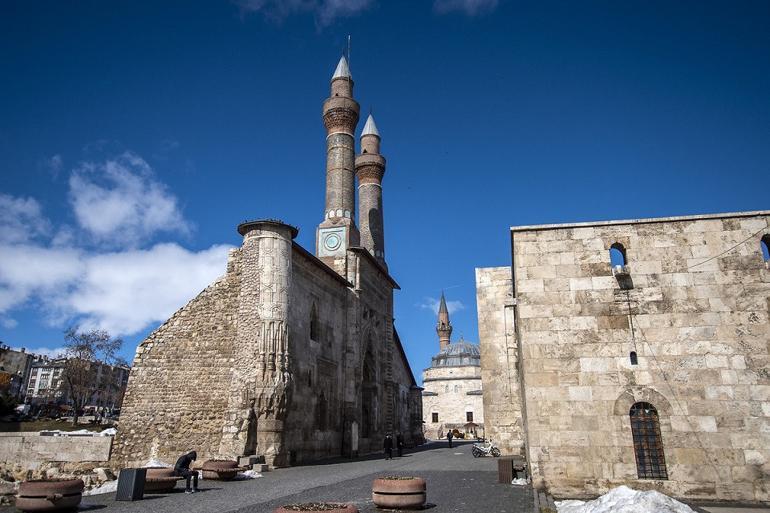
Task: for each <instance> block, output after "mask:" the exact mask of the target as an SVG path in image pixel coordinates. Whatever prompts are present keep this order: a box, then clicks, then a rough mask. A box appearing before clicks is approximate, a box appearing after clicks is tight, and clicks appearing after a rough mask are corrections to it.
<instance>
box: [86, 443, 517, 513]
mask: <svg viewBox="0 0 770 513" xmlns="http://www.w3.org/2000/svg"><path fill="white" fill-rule="evenodd" d="M470 448H471V445H470V444H469V443H466V444H459V445H458V444H455V447H453V448H451V449H450V448H449V447H448V446H447V444H446V442H438V443H430V444H427V445H425V446H423V447H420V448H418V449H415V450H414V451H405V453H404V456H403V457H401V458H398V457H395V458H394V459H393V460H387V461H386V460H384V459H382V458H379V457H378V458H376V459H375V458H367V459H359V460H355V461H332V462H327V463H324V464H318V465H306V466H299V467H292V468H286V469H279V470H274V471H271V472H266V473H265V474H264V475H263V477H262V478H258V479H253V480H248V481H231V482H220V481H207V480H204V481H201V489H202V492H201V493H198V494H193V495H186V494H184V493H182V489H183V482H181V483H180V485H178V487H179V491H177V492H175V493H170V494H163V495H146V496H145V499H144V500H142V501H137V502H115V500H114V494H104V495H98V496H93V497H84V498H83V504H82V506H81V511H99V512H100V513H113V512H114V513H122V512H147V513H150V512H158V513H160V512H174V513H178V512H180V511H182V512H185V513H196V512H239V513H258V512H266V513H269V512H271V511H273V510H274V509H275V508H276V507H278V506H280V505H283V504H289V503H297V502H312V501H327V502H332V501H340V502H352V503H354V504H355V505H356V506H357V507H358V508H359V510H361V511H362V512H374V511H382V510H378V509H377V508H376V507H375V506H374V505H373V504H372V501H371V484H372V479H374V478H375V477H378V476H383V475H418V476H421V477H424V478H425V479H426V481H427V487H428V503H429V506H428V508H427V509H428V510H429V511H431V512H434V513H445V512H446V513H448V512H453V513H479V512H482V511H484V512H492V513H498V512H499V513H520V512H527V513H530V512H531V511H532V492H531V490H530V488H529V487H522V486H512V485H510V484H509V485H503V484H497V460H496V459H492V458H478V459H477V458H474V457H473V456H471V452H470Z"/></svg>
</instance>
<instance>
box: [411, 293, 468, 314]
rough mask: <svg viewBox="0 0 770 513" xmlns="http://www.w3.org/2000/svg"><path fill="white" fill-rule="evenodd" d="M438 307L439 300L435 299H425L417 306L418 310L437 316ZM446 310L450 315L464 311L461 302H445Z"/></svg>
mask: <svg viewBox="0 0 770 513" xmlns="http://www.w3.org/2000/svg"><path fill="white" fill-rule="evenodd" d="M439 305H441V298H435V297H426V298H424V299H423V301H422V303H418V304H417V306H418V307H419V308H423V309H425V310H430V311H431V312H433V313H435V314H438V308H439ZM446 308H447V310H448V311H449V313H450V315H451V314H453V313H455V312H457V311H460V310H463V309H465V305H464V304H463V303H462V301H447V302H446Z"/></svg>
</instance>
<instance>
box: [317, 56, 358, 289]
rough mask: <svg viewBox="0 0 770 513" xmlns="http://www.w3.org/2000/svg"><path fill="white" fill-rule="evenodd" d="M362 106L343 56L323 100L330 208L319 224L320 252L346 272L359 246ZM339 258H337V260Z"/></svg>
mask: <svg viewBox="0 0 770 513" xmlns="http://www.w3.org/2000/svg"><path fill="white" fill-rule="evenodd" d="M358 114H359V106H358V103H357V102H356V101H355V100H354V99H353V78H352V77H351V75H350V69H349V68H348V61H347V60H346V59H345V57H344V56H343V57H342V58H341V59H340V62H339V64H338V65H337V69H336V70H335V71H334V75H333V76H332V80H331V96H330V97H329V98H327V99H326V100H325V101H324V104H323V122H324V126H325V127H326V208H325V209H324V221H323V222H322V223H321V224H320V225H319V227H318V234H317V239H316V254H317V255H318V257H320V258H321V259H322V260H324V261H325V262H326V263H327V264H329V265H330V266H331V267H332V268H334V269H335V270H337V272H339V273H340V274H343V275H344V265H343V264H341V261H340V260H337V259H340V258H341V259H344V257H345V255H346V251H347V249H348V248H349V247H351V246H358V244H359V233H358V229H357V228H356V222H355V209H356V190H355V175H354V173H355V137H354V135H353V134H354V132H355V129H356V125H357V124H358ZM335 260H336V262H335ZM342 261H344V260H342Z"/></svg>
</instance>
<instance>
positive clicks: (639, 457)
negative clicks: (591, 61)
mask: <svg viewBox="0 0 770 513" xmlns="http://www.w3.org/2000/svg"><path fill="white" fill-rule="evenodd" d="M629 415H630V416H631V434H632V436H633V438H634V456H635V457H636V473H637V476H638V477H639V479H668V472H667V471H666V458H665V455H664V454H663V439H662V438H661V436H660V421H659V420H658V411H657V410H656V409H655V407H654V406H653V405H651V404H650V403H635V404H634V405H633V406H631V411H630V412H629Z"/></svg>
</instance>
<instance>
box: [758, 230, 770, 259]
mask: <svg viewBox="0 0 770 513" xmlns="http://www.w3.org/2000/svg"><path fill="white" fill-rule="evenodd" d="M759 245H760V246H762V258H763V259H764V261H765V263H768V262H770V235H765V236H763V237H762V240H761V241H760V243H759Z"/></svg>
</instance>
